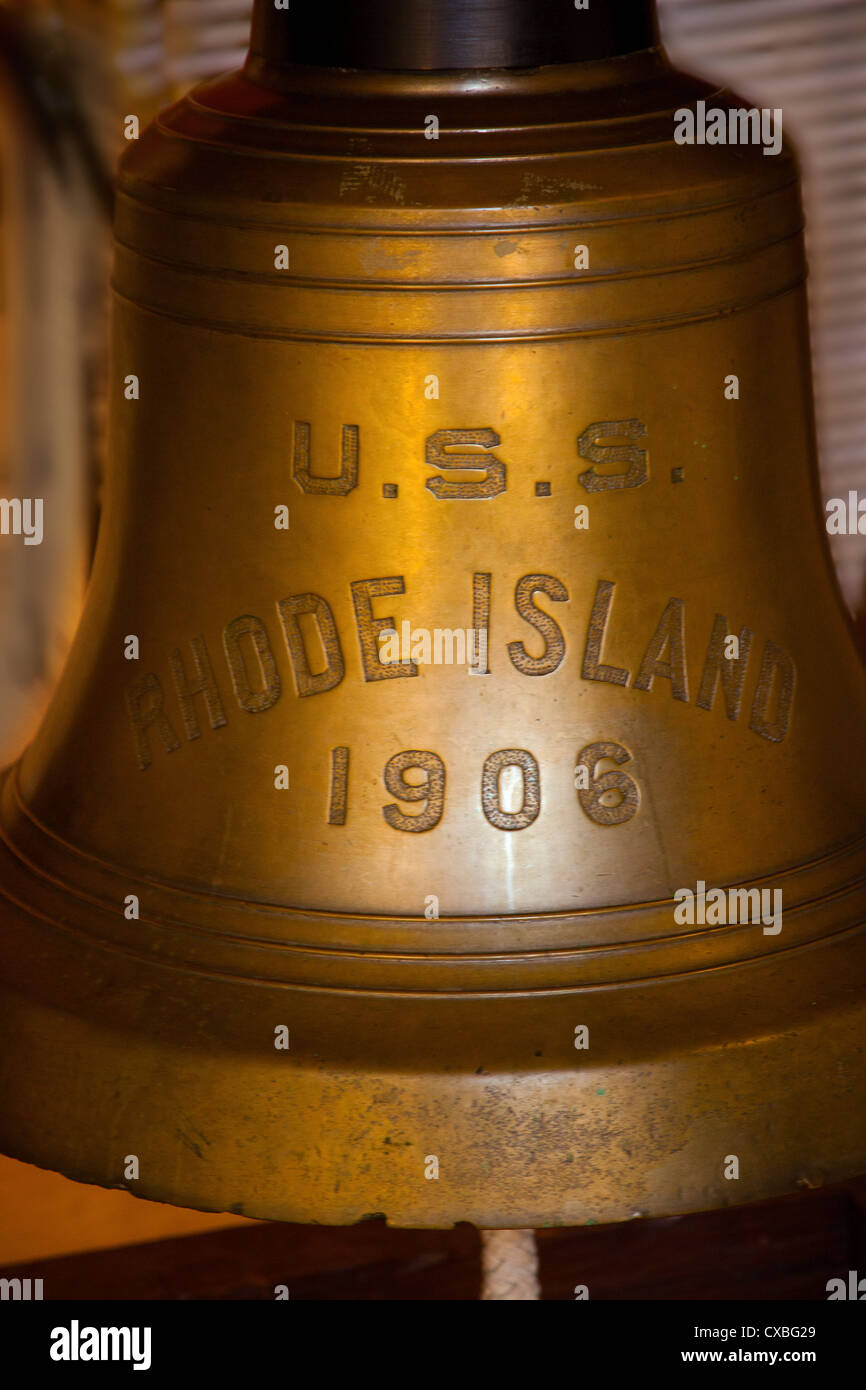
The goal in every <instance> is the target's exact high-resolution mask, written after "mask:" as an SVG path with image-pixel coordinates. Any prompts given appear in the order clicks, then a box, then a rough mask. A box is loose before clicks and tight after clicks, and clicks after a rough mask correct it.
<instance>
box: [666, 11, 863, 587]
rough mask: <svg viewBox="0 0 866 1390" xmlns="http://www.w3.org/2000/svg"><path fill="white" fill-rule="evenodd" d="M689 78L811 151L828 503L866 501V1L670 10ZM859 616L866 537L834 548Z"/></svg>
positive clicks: (815, 341)
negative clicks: (772, 110)
mask: <svg viewBox="0 0 866 1390" xmlns="http://www.w3.org/2000/svg"><path fill="white" fill-rule="evenodd" d="M658 4H659V18H660V22H661V27H662V37H663V39H664V42H665V46H666V48H667V50H668V53H669V54H670V56H671V58H672V59H673V60H674V61H675V62H676V63H677V65H678V66H679V67H683V68H688V69H690V70H691V71H694V72H699V73H700V74H701V75H704V76H707V77H710V78H713V79H715V80H717V81H719V82H720V83H723V84H724V85H725V86H728V87H732V88H733V90H734V91H735V92H737V93H738V94H739V95H741V96H743V97H746V98H748V99H749V100H750V101H751V102H753V103H754V104H755V105H758V106H771V107H781V108H782V112H783V122H784V127H785V132H786V134H789V135H790V136H791V137H792V138H793V140H794V142H795V144H796V146H797V149H798V151H799V154H800V159H801V163H802V168H803V193H804V201H805V207H806V223H807V227H806V244H807V250H808V255H809V268H810V281H809V303H810V314H811V325H812V348H813V361H814V369H815V394H816V407H817V415H818V440H819V456H820V463H821V486H822V492H823V496H824V498H825V500H826V499H829V498H831V497H847V494H848V491H849V489H854V490H855V491H856V490H859V491H860V494H861V496H866V0H658ZM833 551H834V557H835V560H836V567H837V570H838V572H839V578H840V582H841V584H842V589H843V592H844V594H845V597H846V599H847V600H848V603H849V605H850V606H851V607H852V609H855V610H857V609H860V610H861V611H862V609H863V607H864V600H866V535H864V536H840V537H837V538H834V540H833Z"/></svg>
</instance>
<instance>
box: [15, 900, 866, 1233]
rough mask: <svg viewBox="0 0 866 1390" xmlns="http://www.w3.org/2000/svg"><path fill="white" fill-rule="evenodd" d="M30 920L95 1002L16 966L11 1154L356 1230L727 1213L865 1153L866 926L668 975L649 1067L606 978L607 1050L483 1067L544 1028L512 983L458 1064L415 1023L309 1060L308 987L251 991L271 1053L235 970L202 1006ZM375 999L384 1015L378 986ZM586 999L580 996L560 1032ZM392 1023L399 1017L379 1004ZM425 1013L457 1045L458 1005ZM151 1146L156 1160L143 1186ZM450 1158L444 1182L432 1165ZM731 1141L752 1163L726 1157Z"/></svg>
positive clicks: (648, 1046)
mask: <svg viewBox="0 0 866 1390" xmlns="http://www.w3.org/2000/svg"><path fill="white" fill-rule="evenodd" d="M6 925H7V928H8V925H9V923H8V919H7V924H6ZM8 936H9V933H8V931H6V932H4V934H3V938H2V940H3V948H4V949H5V948H7V947H8ZM28 937H29V942H30V949H31V951H32V952H33V953H34V957H35V959H36V960H37V961H38V963H39V974H40V978H42V979H43V980H46V981H48V980H50V981H55V980H63V981H64V982H65V984H66V985H67V986H68V987H69V989H70V992H71V996H73V998H72V1003H71V1006H70V1007H69V1008H67V1007H65V1006H61V1007H58V1006H57V1003H56V1000H55V1001H47V1002H46V1000H45V999H44V998H43V999H40V998H37V997H35V996H34V994H33V993H32V992H29V991H28V989H27V987H26V986H25V987H24V988H23V990H22V988H21V982H20V981H18V980H16V979H15V973H16V972H15V969H14V968H12V969H9V968H7V966H9V965H10V962H9V961H7V962H6V964H5V965H4V969H3V972H2V978H3V983H2V985H0V1004H2V1007H0V1042H2V1057H3V1063H2V1067H0V1150H2V1151H3V1152H5V1153H7V1154H9V1155H10V1156H12V1157H14V1158H17V1159H19V1160H21V1161H23V1162H29V1163H35V1164H36V1165H37V1166H39V1167H43V1168H47V1169H51V1170H54V1171H59V1172H62V1173H64V1174H65V1175H66V1176H67V1177H70V1178H72V1179H74V1180H76V1181H83V1182H87V1183H92V1184H95V1185H98V1186H104V1187H113V1188H118V1187H122V1188H125V1189H126V1190H127V1191H129V1192H131V1193H132V1194H133V1195H138V1196H141V1197H145V1198H147V1199H149V1200H155V1201H162V1202H170V1203H172V1204H174V1205H178V1206H186V1207H192V1208H195V1209H198V1210H203V1211H214V1212H221V1211H226V1212H232V1213H234V1214H240V1215H245V1216H249V1217H253V1218H257V1219H267V1220H280V1221H293V1222H310V1223H316V1224H326V1225H351V1224H355V1223H356V1222H358V1221H360V1220H363V1219H365V1218H369V1217H370V1216H371V1215H372V1214H377V1215H381V1216H383V1217H384V1218H385V1219H386V1221H387V1222H388V1224H389V1225H392V1226H398V1227H415V1228H424V1227H427V1228H447V1227H450V1226H452V1225H454V1224H456V1223H457V1222H460V1221H468V1222H470V1223H472V1224H474V1225H476V1226H479V1227H482V1228H496V1227H512V1226H521V1227H530V1226H532V1227H543V1226H547V1225H555V1224H562V1225H569V1226H571V1225H581V1224H585V1223H589V1222H592V1223H595V1224H601V1223H605V1222H617V1221H624V1220H628V1219H630V1218H632V1217H635V1216H637V1215H641V1216H653V1217H655V1216H671V1215H677V1214H683V1213H687V1212H693V1211H701V1210H711V1209H715V1208H719V1207H723V1206H729V1205H742V1204H744V1203H747V1202H751V1201H757V1200H761V1199H763V1198H767V1197H773V1196H781V1195H784V1194H785V1193H789V1192H795V1191H797V1190H799V1189H801V1188H802V1187H803V1186H811V1187H814V1186H821V1185H824V1184H830V1183H833V1182H836V1181H842V1180H844V1179H846V1178H850V1177H852V1176H855V1175H857V1174H859V1173H861V1172H863V1171H864V1170H866V1067H864V1065H863V1061H864V1056H866V989H864V985H866V929H864V930H861V931H860V932H859V933H858V934H856V935H852V936H851V937H849V938H848V939H847V940H846V941H844V942H842V941H839V940H834V941H829V942H824V943H822V945H821V946H820V947H816V948H815V949H814V950H812V951H810V952H808V953H806V954H805V955H804V954H803V953H801V955H800V958H799V959H798V960H796V961H794V962H791V961H788V962H783V961H781V960H778V959H777V960H775V961H771V960H765V961H764V962H762V963H761V967H760V969H761V972H762V978H761V979H760V980H759V981H758V982H757V983H755V982H754V981H752V982H751V983H749V982H744V981H743V980H738V979H737V974H738V973H740V974H742V973H743V972H735V971H732V972H728V976H729V989H728V990H727V992H725V991H719V990H718V988H716V987H715V986H717V984H718V982H717V981H716V982H714V981H713V980H711V979H710V978H709V977H710V976H711V975H712V974H713V972H708V974H707V975H706V976H698V977H696V978H695V979H694V980H691V981H688V982H686V981H682V980H680V981H673V982H669V984H668V988H669V990H670V994H669V998H668V1000H667V1001H659V1003H658V1007H657V1008H656V1007H655V1001H652V1003H653V1007H654V1014H653V1013H648V1014H647V1018H651V1017H653V1016H655V1017H656V1018H657V1020H658V1027H659V1032H660V1034H661V1036H659V1037H654V1036H653V1033H652V1029H651V1028H648V1029H645V1030H643V1032H642V1033H640V1030H639V1034H640V1036H642V1037H643V1044H642V1046H643V1052H642V1055H641V1054H639V1053H636V1054H634V1055H631V1054H629V1060H628V1061H625V1060H624V1056H622V1055H618V1054H619V1053H626V1052H628V1049H629V1048H630V1046H631V1044H632V1043H633V1042H634V1037H636V1036H638V1035H639V1034H634V1036H633V1037H632V1038H628V1037H625V1040H624V1041H622V1043H621V1045H620V1044H619V1043H617V1041H616V1037H617V1035H618V1034H619V1033H620V1030H624V1031H623V1034H622V1036H623V1037H624V1035H625V1031H627V1030H628V1028H629V1027H630V1026H631V1023H630V1019H631V1018H632V1017H633V1011H634V1009H635V1007H636V1004H637V1005H640V1006H644V1007H645V1006H646V1005H647V1003H648V1000H647V998H646V996H647V995H648V994H649V993H650V991H648V990H643V991H637V994H638V995H639V996H643V997H642V999H641V998H638V999H637V1000H636V999H635V997H634V996H635V991H630V990H623V991H615V992H612V993H607V994H606V995H605V996H604V999H603V1003H602V1006H601V1008H600V1009H597V1010H596V1012H595V1014H594V1015H592V1017H591V1018H590V1024H589V1026H590V1029H591V1030H592V1031H593V1033H594V1034H597V1035H598V1036H599V1038H601V1036H602V1032H603V1030H605V1029H606V1030H607V1031H608V1034H609V1036H608V1037H607V1039H606V1040H605V1041H604V1042H603V1043H602V1050H603V1051H604V1052H605V1054H606V1055H605V1056H604V1057H601V1056H599V1057H598V1058H595V1057H594V1056H593V1052H592V1050H591V1049H590V1051H589V1052H587V1053H586V1054H585V1056H586V1061H584V1059H583V1057H582V1056H580V1055H579V1054H578V1053H572V1057H576V1058H578V1060H577V1062H576V1063H575V1062H569V1059H568V1058H567V1055H566V1053H565V1051H562V1053H561V1055H560V1056H559V1057H558V1058H556V1059H551V1060H552V1061H553V1060H555V1066H554V1067H553V1068H552V1069H548V1068H547V1064H546V1061H545V1063H540V1062H539V1063H536V1064H535V1065H536V1067H541V1066H542V1065H544V1066H545V1070H536V1071H530V1072H527V1071H523V1072H521V1071H520V1070H519V1066H518V1065H516V1064H515V1066H514V1069H513V1070H511V1071H509V1070H507V1069H506V1066H505V1065H503V1059H499V1061H498V1062H494V1060H493V1059H492V1058H491V1059H490V1060H491V1067H490V1069H487V1068H483V1067H477V1068H475V1067H472V1063H474V1061H475V1059H476V1057H477V1056H482V1057H486V1056H487V1053H485V1052H484V1051H481V1050H480V1049H482V1048H483V1047H484V1043H485V1040H486V1041H487V1045H488V1047H489V1048H490V1047H494V1048H495V1047H497V1046H499V1047H500V1048H501V1046H503V1045H505V1044H503V1043H502V1042H501V1041H500V1043H497V1042H496V1038H497V1030H500V1031H503V1032H504V1033H509V1032H510V1033H511V1037H512V1040H513V1038H514V1036H515V1034H516V1033H519V1034H520V1036H521V1037H522V1041H523V1043H524V1044H526V1042H527V1041H530V1042H531V1041H532V1040H533V1028H535V1027H539V1028H540V1027H543V1026H544V1025H543V1023H542V1022H541V1015H540V1014H539V1007H540V1005H539V1003H538V1002H533V1001H527V1000H523V1001H520V1011H519V1012H518V1013H517V1014H515V1013H514V1012H513V1005H514V1001H509V1000H499V1001H495V1002H494V1004H493V1006H492V1007H493V1012H491V1006H490V1005H489V1003H487V1001H485V1007H484V1008H483V1010H482V1009H479V1010H478V1011H477V1012H476V1013H475V1014H473V1012H472V1009H473V1004H472V1001H462V1010H463V1018H464V1019H465V1021H466V1027H465V1028H464V1029H462V1030H461V1033H460V1036H461V1046H462V1049H463V1051H464V1061H468V1063H469V1066H464V1067H463V1068H462V1069H460V1070H458V1069H454V1068H452V1069H451V1070H448V1069H445V1068H443V1067H442V1066H441V1065H440V1057H439V1053H438V1050H437V1047H436V1045H435V1041H433V1042H432V1043H431V1045H430V1047H429V1049H428V1057H427V1068H426V1071H424V1070H422V1069H421V1068H420V1067H418V1068H414V1069H413V1066H412V1061H413V1059H411V1058H410V1059H409V1065H408V1066H406V1065H403V1066H402V1069H401V1058H400V1055H399V1054H400V1051H401V1034H400V1033H399V1031H398V1033H396V1034H394V1033H392V1035H391V1043H392V1046H393V1050H394V1056H393V1058H392V1063H391V1066H390V1068H388V1067H384V1066H382V1065H381V1063H380V1062H378V1061H374V1062H373V1063H372V1064H371V1065H370V1067H369V1068H367V1066H366V1058H365V1056H364V1055H363V1051H361V1052H359V1053H358V1054H357V1055H356V1056H355V1057H354V1059H352V1061H351V1062H347V1060H346V1059H345V1058H343V1059H338V1060H331V1059H329V1058H328V1056H327V1055H325V1054H326V1049H325V1050H323V1051H322V1052H320V1053H318V1054H317V1056H315V1057H313V1056H308V1057H307V1058H306V1059H305V1062H304V1064H303V1065H300V1064H296V1063H295V1062H294V1061H293V1060H292V1055H291V1054H286V1056H285V1058H284V1059H283V1058H280V1057H279V1054H278V1053H276V1052H275V1051H274V1048H273V1043H272V1042H271V1041H269V1040H268V1037H267V1035H268V1033H269V1030H270V1029H271V1027H272V1023H273V1019H274V1018H281V1019H283V1018H289V1019H291V1020H292V1021H294V1020H293V1006H292V1005H291V1004H290V1002H289V997H288V996H286V995H285V994H284V993H283V994H282V996H281V997H280V998H279V999H276V1001H275V999H274V997H272V996H267V997H268V999H269V1004H268V1005H267V1006H266V1005H265V1004H264V1003H263V1002H262V994H263V993H264V992H260V995H259V997H258V998H257V999H256V1000H255V1007H254V1008H253V1009H252V1010H251V1009H250V1001H247V1004H246V1006H245V1013H246V1014H247V1017H246V1019H245V1020H244V1024H245V1025H248V1024H249V1023H250V1018H249V1015H250V1013H251V1012H252V1013H253V1015H254V1018H253V1020H252V1021H253V1022H254V1023H256V1024H258V1025H259V1026H260V1028H261V1037H262V1045H261V1047H260V1048H259V1051H258V1053H257V1054H255V1055H253V1054H251V1053H250V1052H249V1051H246V1052H244V1051H242V1050H233V1048H232V1045H231V1044H232V1039H231V1037H229V1036H228V1033H229V1032H230V1027H229V1025H228V1024H227V1022H226V1014H225V1010H224V1007H223V1006H224V1005H226V1006H228V1009H229V1012H232V1010H233V1009H236V1006H237V1000H236V999H235V1001H234V1004H232V988H234V987H226V985H225V983H224V982H219V981H209V982H208V989H209V991H213V998H211V999H210V1000H209V1003H208V1005H207V1007H206V1008H204V1007H203V1006H202V1003H201V997H200V996H192V997H186V996H184V994H183V991H182V990H179V989H178V988H177V986H176V983H175V985H174V986H172V985H168V986H166V985H165V983H164V981H163V980H162V979H160V976H162V975H164V974H165V972H164V971H161V970H153V969H152V968H151V969H148V968H147V967H145V966H143V965H142V964H141V963H137V962H131V961H130V962H127V963H126V964H125V966H123V967H121V968H120V969H118V968H115V967H111V968H110V969H108V970H107V971H106V969H105V967H104V963H103V964H102V965H100V963H99V962H96V964H95V965H94V957H95V954H96V953H94V952H93V951H92V950H91V949H90V948H87V949H86V950H85V951H84V952H81V951H80V950H79V949H78V947H77V945H76V947H75V950H74V951H72V952H70V950H69V949H68V947H69V943H68V942H64V941H62V940H61V938H60V935H59V934H57V933H47V932H45V931H42V932H39V931H37V932H36V933H35V934H34V933H33V932H32V931H29V933H28ZM830 956H832V957H833V959H832V960H830V959H826V958H825V959H821V957H830ZM12 964H13V965H14V963H12ZM76 972H77V973H78V974H79V976H80V979H79V980H78V982H77V987H76V982H75V980H74V979H73V976H74V975H75V974H76ZM46 992H47V990H46ZM244 992H245V993H247V994H249V993H250V991H249V990H246V991H244ZM234 993H235V995H237V993H238V991H237V989H234ZM783 995H784V996H785V999H787V1000H788V1003H785V1000H784V999H783V998H782V996H783ZM813 997H814V1006H810V1004H809V1001H810V999H811V998H813ZM109 1002H113V1006H114V1016H113V1017H109V1012H110V1011H109V1010H108V1004H109ZM356 1002H357V1004H358V1005H359V1009H360V1011H359V1012H357V1014H356V1017H357V1018H358V1019H359V1020H363V1018H364V1017H365V1009H369V1007H370V1001H369V1000H367V1001H356ZM397 1002H398V1004H399V1006H400V1007H401V1008H405V1007H406V1006H408V1008H409V1011H410V1012H409V1014H408V1015H406V1016H405V1017H404V1023H403V1025H402V1028H403V1033H402V1037H403V1038H404V1039H407V1038H410V1037H412V1036H414V1035H417V1033H418V1031H419V1029H418V1023H419V1018H418V1017H415V1018H414V1020H413V1018H412V1016H411V1011H412V1010H416V1011H417V1010H418V1009H419V1008H422V1009H423V1006H424V1004H425V1001H419V1000H411V1001H405V1000H403V1001H397ZM426 1002H427V1003H429V1001H426ZM453 1002H454V1001H439V1002H438V1004H437V1010H438V1009H441V1008H443V1007H446V1006H450V1005H453ZM476 1002H477V1001H476ZM765 1004H766V1007H765ZM271 1006H272V1007H271ZM320 1007H321V1009H322V1010H323V1011H324V1012H322V1013H321V1014H320V1015H318V1018H319V1025H318V1026H319V1027H327V1026H328V1023H329V1008H328V1005H327V1002H326V1001H325V1000H324V999H323V1000H321V1001H320ZM544 1007H545V1008H547V1009H555V1008H556V1007H557V1001H555V1000H548V1001H547V1003H546V1005H545V1006H544ZM786 1009H787V1010H788V1012H787V1016H785V1014H786ZM85 1010H86V1011H85ZM506 1010H511V1012H505V1011H506ZM680 1010H682V1012H680ZM702 1011H703V1013H702ZM762 1011H763V1013H764V1016H765V1017H766V1025H765V1027H764V1028H763V1031H762V1030H761V1027H760V1026H758V1023H759V1019H760V1017H761V1016H762ZM585 1012H586V1011H585V1010H584V1009H582V1010H581V1011H580V1016H581V1017H583V1016H584V1014H585ZM123 1016H126V1017H127V1018H128V1020H129V1022H128V1024H127V1026H126V1029H125V1031H122V1030H121V1029H120V1028H119V1024H118V1020H119V1019H121V1018H122V1017H123ZM315 1016H316V1015H315V1014H309V1015H308V1018H312V1017H315ZM576 1016H577V1015H575V1013H574V1011H573V1010H571V1011H570V1012H569V1011H566V1012H565V1013H563V1012H562V1011H561V1010H560V1011H559V1014H558V1025H559V1024H562V1023H563V1021H564V1020H566V1019H568V1020H569V1021H570V1020H571V1019H573V1017H576ZM586 1016H587V1017H589V1015H588V1014H587V1015H586ZM665 1017H667V1023H666V1024H665V1022H664V1020H665ZM221 1019H222V1022H220V1020H221ZM234 1019H235V1023H237V1021H238V1016H237V1014H235V1016H234ZM680 1019H682V1020H684V1021H685V1022H686V1027H685V1028H682V1027H681V1028H680V1032H679V1035H678V1036H679V1050H678V1051H675V1050H672V1046H671V1044H672V1041H673V1039H674V1037H675V1036H676V1034H675V1030H673V1029H672V1027H671V1022H672V1020H674V1021H677V1022H679V1020H680ZM148 1020H152V1026H149V1024H148ZM452 1021H453V1019H452ZM368 1024H369V1025H370V1027H371V1030H375V1031H376V1032H378V1031H380V1025H381V1018H379V1019H374V1020H370V1019H369V1016H368ZM223 1025H225V1026H226V1032H225V1033H224V1035H223V1036H221V1037H220V1036H218V1032H219V1029H220V1028H221V1027H222V1026H223ZM424 1025H425V1027H426V1030H427V1032H428V1035H429V1036H430V1037H431V1038H432V1039H434V1040H435V1037H436V1032H437V1027H436V1018H435V1015H430V1014H425V1015H424ZM232 1026H234V1025H232ZM407 1029H408V1032H407V1031H406V1030H407ZM302 1031H303V1030H302ZM632 1031H633V1033H634V1030H632ZM293 1036H294V1035H293ZM491 1039H492V1040H493V1041H492V1042H491ZM534 1040H535V1041H540V1040H541V1039H540V1034H539V1036H537V1037H536V1038H535V1039H534ZM416 1041H417V1037H416ZM318 1045H320V1044H318V1043H317V1046H318ZM46 1116H50V1117H51V1118H50V1123H46V1121H45V1117H46ZM133 1154H134V1155H136V1156H138V1157H139V1159H140V1162H141V1176H140V1179H139V1180H137V1181H128V1182H127V1181H124V1180H123V1164H124V1163H125V1162H126V1161H128V1156H129V1155H133ZM431 1157H437V1158H438V1160H439V1162H440V1163H441V1174H440V1178H441V1180H437V1182H431V1181H428V1180H425V1177H424V1165H425V1164H427V1163H429V1160H430V1158H431ZM732 1157H735V1158H737V1160H738V1163H739V1165H740V1170H739V1176H738V1177H737V1178H736V1179H735V1181H730V1180H729V1179H728V1178H727V1177H726V1176H725V1167H726V1165H729V1163H730V1160H731V1158H732Z"/></svg>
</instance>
